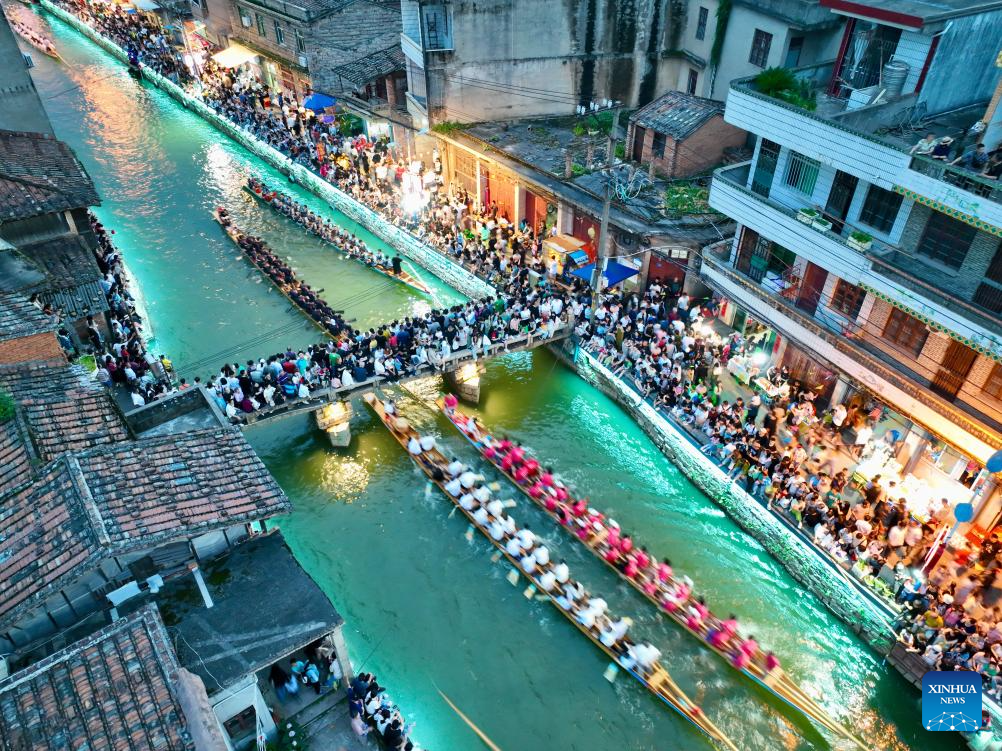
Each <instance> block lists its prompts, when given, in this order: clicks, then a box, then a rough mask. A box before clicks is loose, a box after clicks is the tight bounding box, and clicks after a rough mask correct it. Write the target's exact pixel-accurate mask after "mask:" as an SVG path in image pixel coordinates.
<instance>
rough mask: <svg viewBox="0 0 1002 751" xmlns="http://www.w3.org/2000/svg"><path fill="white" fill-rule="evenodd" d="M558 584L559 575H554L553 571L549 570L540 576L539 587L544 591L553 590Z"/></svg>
mask: <svg viewBox="0 0 1002 751" xmlns="http://www.w3.org/2000/svg"><path fill="white" fill-rule="evenodd" d="M556 586H557V577H555V576H554V575H553V571H547V572H545V573H544V574H543V575H542V576H540V577H539V588H540V589H542V590H543V591H544V592H552V591H553V589H554V587H556Z"/></svg>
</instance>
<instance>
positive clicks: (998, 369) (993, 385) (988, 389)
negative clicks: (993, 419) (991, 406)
mask: <svg viewBox="0 0 1002 751" xmlns="http://www.w3.org/2000/svg"><path fill="white" fill-rule="evenodd" d="M981 390H982V391H984V392H985V393H986V394H988V396H993V397H995V398H996V399H1002V364H998V365H996V366H995V367H994V368H992V372H991V373H989V374H988V378H987V379H986V380H985V385H984V386H982V387H981Z"/></svg>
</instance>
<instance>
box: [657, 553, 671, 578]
mask: <svg viewBox="0 0 1002 751" xmlns="http://www.w3.org/2000/svg"><path fill="white" fill-rule="evenodd" d="M671 575H672V568H671V561H669V560H668V559H667V558H665V559H664V560H663V561H662V562H661V563H659V564H658V579H659V580H660V581H662V582H668V581H671Z"/></svg>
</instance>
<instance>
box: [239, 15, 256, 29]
mask: <svg viewBox="0 0 1002 751" xmlns="http://www.w3.org/2000/svg"><path fill="white" fill-rule="evenodd" d="M240 23H241V24H243V26H244V27H245V28H248V29H249V28H250V26H251V24H252V23H254V21H252V20H251V17H250V16H240Z"/></svg>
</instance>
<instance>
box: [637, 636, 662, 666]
mask: <svg viewBox="0 0 1002 751" xmlns="http://www.w3.org/2000/svg"><path fill="white" fill-rule="evenodd" d="M630 654H631V655H633V657H634V658H635V659H636V661H637V666H638V667H639V668H640V669H641V670H642V671H643V672H644V673H649V672H651V670H652V669H653V668H654V666H655V665H656V664H657V662H658V660H660V659H661V650H660V649H658V648H657V647H655V646H653V645H652V644H649V643H647V642H644V643H643V644H635V645H634V646H632V647H630Z"/></svg>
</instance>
